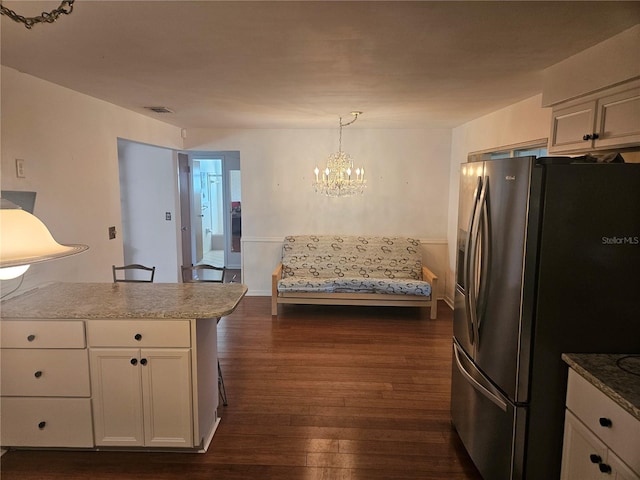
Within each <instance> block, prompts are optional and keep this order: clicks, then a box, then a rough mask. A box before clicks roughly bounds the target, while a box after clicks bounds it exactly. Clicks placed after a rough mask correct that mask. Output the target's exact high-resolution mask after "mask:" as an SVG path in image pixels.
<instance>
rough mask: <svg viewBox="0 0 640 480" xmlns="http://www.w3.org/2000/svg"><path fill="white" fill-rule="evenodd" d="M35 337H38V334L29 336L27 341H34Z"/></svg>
mask: <svg viewBox="0 0 640 480" xmlns="http://www.w3.org/2000/svg"><path fill="white" fill-rule="evenodd" d="M35 339H36V336H35V335H33V334H31V335H28V336H27V341H28V342H33V341H34V340H35Z"/></svg>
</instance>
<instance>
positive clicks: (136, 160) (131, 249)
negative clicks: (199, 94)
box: [118, 140, 181, 283]
mask: <svg viewBox="0 0 640 480" xmlns="http://www.w3.org/2000/svg"><path fill="white" fill-rule="evenodd" d="M118 157H119V165H120V168H119V169H120V197H121V204H122V231H121V235H122V242H123V248H124V263H125V264H131V263H141V264H142V265H147V266H155V267H156V272H155V277H154V281H156V282H167V283H176V282H178V280H179V270H178V265H179V260H178V251H179V242H180V241H181V238H180V228H179V226H177V225H178V224H179V223H180V222H179V220H180V219H179V218H178V215H179V213H180V205H179V201H178V200H179V194H178V183H177V180H176V175H177V172H178V165H177V158H176V155H175V153H174V152H173V151H172V150H169V149H166V148H159V147H153V146H150V145H142V144H139V143H135V142H130V141H127V140H119V141H118ZM167 213H169V215H170V216H171V219H170V220H167V219H166V214H167Z"/></svg>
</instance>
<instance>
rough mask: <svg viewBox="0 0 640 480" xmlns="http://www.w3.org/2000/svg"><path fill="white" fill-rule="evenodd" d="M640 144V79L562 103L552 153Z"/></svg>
mask: <svg viewBox="0 0 640 480" xmlns="http://www.w3.org/2000/svg"><path fill="white" fill-rule="evenodd" d="M639 144H640V81H637V80H636V81H633V82H628V83H625V84H622V85H617V86H616V87H612V88H609V89H607V90H604V91H601V92H598V93H594V94H591V95H588V96H585V97H583V98H582V99H575V100H571V101H568V102H566V103H562V104H558V105H557V106H555V107H554V108H553V113H552V119H551V133H550V136H549V153H571V152H576V153H584V152H589V151H593V150H596V151H597V150H607V149H613V148H623V147H632V146H636V145H639Z"/></svg>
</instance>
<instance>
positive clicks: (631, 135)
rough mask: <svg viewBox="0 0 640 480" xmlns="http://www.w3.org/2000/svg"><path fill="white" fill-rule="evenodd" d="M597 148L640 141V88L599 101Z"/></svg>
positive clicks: (628, 144)
mask: <svg viewBox="0 0 640 480" xmlns="http://www.w3.org/2000/svg"><path fill="white" fill-rule="evenodd" d="M597 117H598V118H597V120H596V125H598V128H599V130H598V131H597V133H598V138H597V139H596V140H595V141H594V146H595V148H607V147H617V148H620V147H625V146H630V145H634V144H638V143H640V88H633V89H630V90H626V91H624V92H620V93H616V94H613V95H609V96H606V97H603V98H602V99H600V100H599V101H598V116H597Z"/></svg>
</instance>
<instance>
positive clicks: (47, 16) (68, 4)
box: [0, 0, 76, 29]
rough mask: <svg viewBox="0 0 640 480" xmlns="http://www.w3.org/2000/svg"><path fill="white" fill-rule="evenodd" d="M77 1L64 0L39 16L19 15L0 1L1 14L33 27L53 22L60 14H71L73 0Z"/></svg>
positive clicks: (27, 26)
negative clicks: (37, 24)
mask: <svg viewBox="0 0 640 480" xmlns="http://www.w3.org/2000/svg"><path fill="white" fill-rule="evenodd" d="M75 1H76V0H63V1H62V2H61V3H60V5H59V6H58V8H56V9H54V10H51V11H50V12H42V13H41V14H40V15H38V16H37V17H23V16H22V15H18V14H17V13H16V12H14V11H13V10H11V9H10V8H6V7H5V6H4V5H2V2H0V15H6V16H7V17H9V18H11V19H12V20H14V21H16V22H18V23H24V26H25V27H26V28H28V29H31V27H33V26H34V25H35V24H36V23H53V22H55V21H56V20H57V19H58V17H59V16H60V15H69V14H70V13H71V12H73V2H75Z"/></svg>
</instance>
